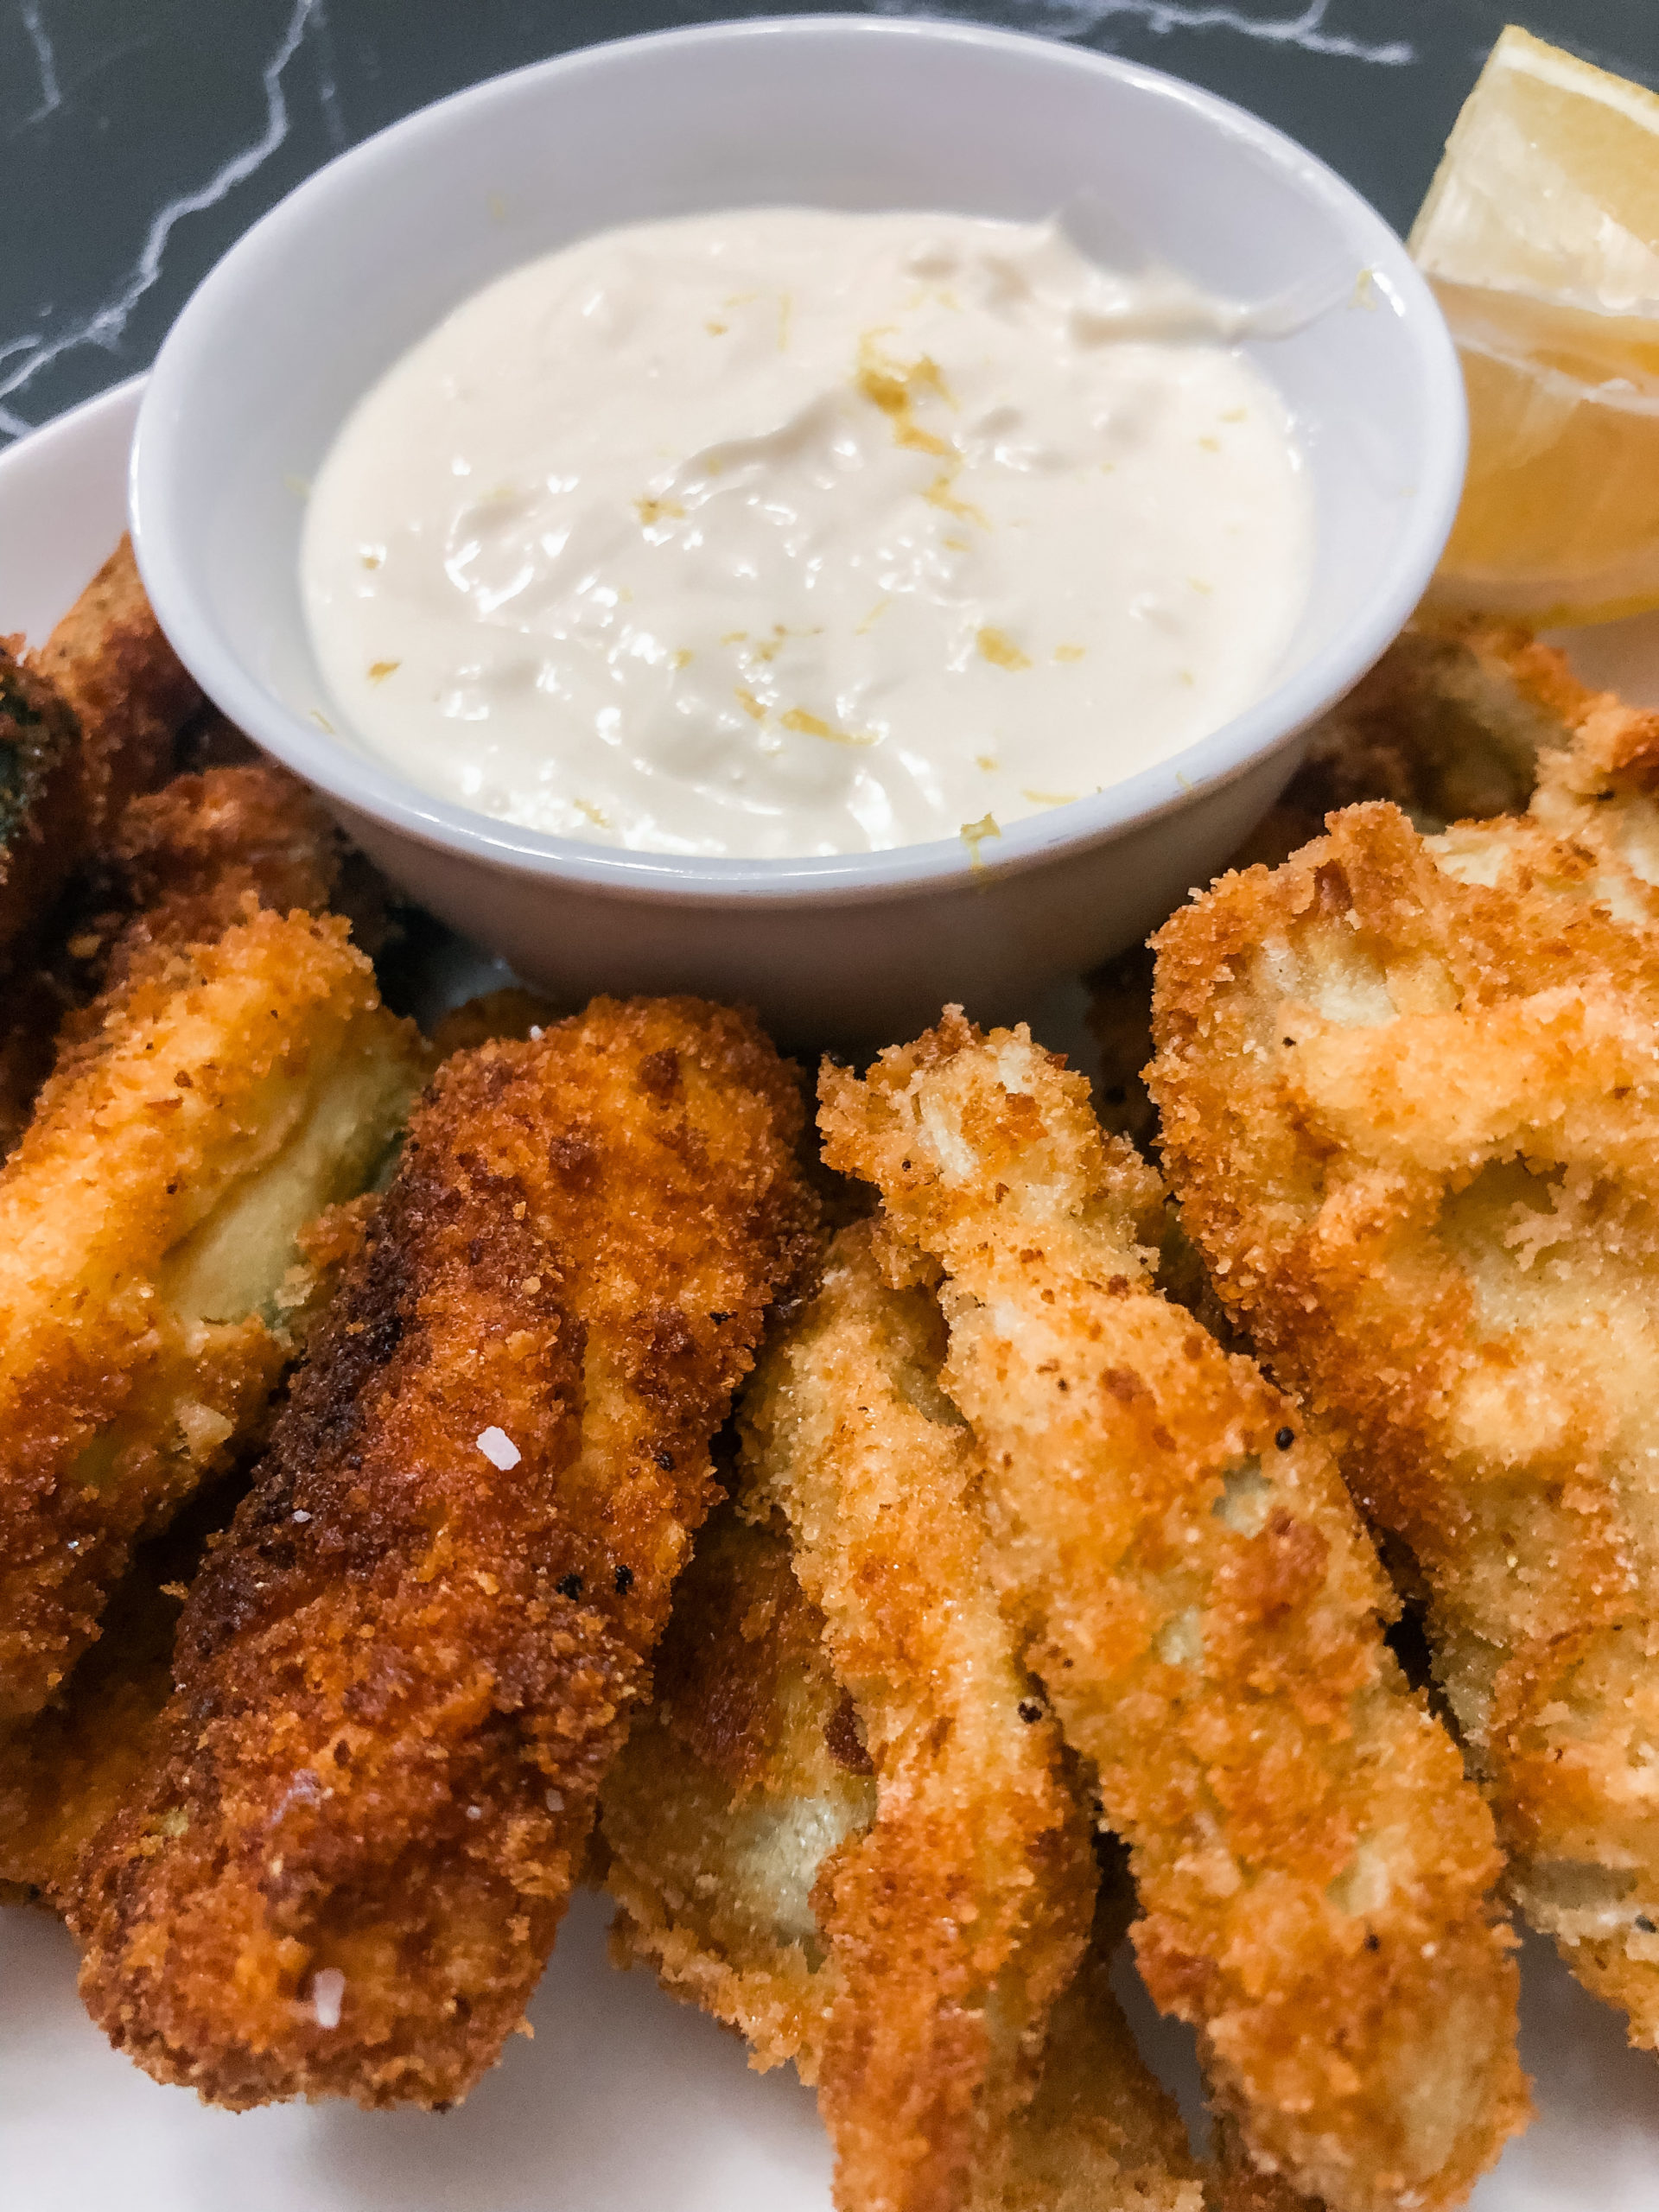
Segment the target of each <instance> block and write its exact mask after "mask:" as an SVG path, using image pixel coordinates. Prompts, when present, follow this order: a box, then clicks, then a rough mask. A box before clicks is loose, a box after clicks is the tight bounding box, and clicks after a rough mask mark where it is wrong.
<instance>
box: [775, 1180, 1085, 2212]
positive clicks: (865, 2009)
mask: <svg viewBox="0 0 1659 2212" xmlns="http://www.w3.org/2000/svg"><path fill="white" fill-rule="evenodd" d="M872 1235H873V1230H872V1226H871V1224H869V1223H868V1222H861V1223H858V1224H855V1225H853V1226H852V1227H850V1228H848V1229H846V1230H842V1232H841V1234H840V1235H839V1236H837V1238H836V1241H835V1243H834V1245H833V1246H832V1248H831V1249H830V1251H829V1256H828V1260H827V1262H826V1266H825V1269H824V1276H823V1286H822V1287H821V1288H820V1290H819V1292H818V1294H817V1297H816V1298H815V1299H814V1300H813V1301H812V1303H811V1304H810V1306H808V1307H807V1308H806V1310H805V1311H804V1313H802V1314H801V1315H800V1316H799V1317H798V1319H796V1320H795V1322H794V1323H793V1324H792V1325H791V1327H790V1328H789V1329H788V1330H787V1331H785V1332H784V1334H783V1335H782V1336H781V1338H779V1341H778V1342H777V1343H776V1344H774V1345H773V1347H772V1350H771V1351H770V1352H769V1353H768V1356H767V1357H766V1360H765V1361H764V1362H763V1363H762V1365H761V1368H760V1371H759V1373H758V1374H757V1376H756V1377H755V1380H754V1383H753V1386H752V1387H751V1389H750V1390H749V1391H748V1392H747V1395H746V1397H745V1400H744V1404H743V1408H742V1411H741V1430H742V1437H743V1451H742V1461H741V1470H742V1489H741V1493H740V1495H741V1500H742V1503H743V1506H744V1508H745V1510H765V1509H767V1508H770V1507H772V1506H774V1505H775V1506H776V1507H777V1508H779V1509H780V1510H782V1511H783V1513H784V1514H785V1516H787V1518H788V1520H789V1522H790V1524H791V1529H792V1532H793V1536H794V1565H795V1573H796V1575H797V1577H798V1580H799V1581H800V1583H801V1585H802V1586H803V1588H804V1590H805V1592H806V1594H807V1596H808V1597H809V1598H810V1599H811V1601H812V1602H813V1604H814V1605H817V1607H818V1608H819V1610H820V1611H822V1613H823V1619H824V1633H825V1637H826V1642H827V1647H828V1651H829V1660H830V1663H831V1666H832V1669H833V1671H834V1674H835V1676H836V1679H837V1680H838V1681H840V1682H841V1684H842V1687H843V1688H844V1689H845V1690H846V1691H847V1692H848V1693H849V1695H850V1697H851V1699H852V1700H853V1704H854V1706H855V1709H856V1712H857V1714H858V1719H859V1721H860V1724H861V1735H862V1740H863V1742H864V1745H865V1746H866V1749H867V1751H868V1756H869V1758H870V1761H871V1763H872V1764H873V1767H874V1775H875V1782H876V1790H877V1808H876V1814H875V1818H874V1821H873V1822H872V1824H871V1825H870V1826H869V1827H868V1829H867V1830H866V1831H865V1832H864V1833H863V1834H861V1835H860V1836H859V1837H858V1838H857V1839H856V1840H849V1842H848V1843H847V1844H846V1845H845V1846H844V1847H842V1849H841V1850H840V1851H838V1852H837V1853H836V1854H835V1856H834V1858H833V1859H830V1860H829V1861H828V1862H827V1863H826V1866H825V1868H824V1872H823V1877H822V1881H823V1891H822V1894H821V1898H820V1904H819V1919H820V1923H821V1926H822V1929H823V1937H824V1940H825V1942H827V1944H828V1946H829V1952H830V1957H831V1963H832V1965H833V1967H834V1969H835V1972H836V1992H835V1994H834V1997H833V1999H831V2001H830V2003H829V2009H828V2017H827V2025H826V2030H825V2035H824V2041H823V2051H822V2055H821V2057H820V2062H819V2074H818V2079H819V2104H820V2106H821V2107H822V2110H823V2116H824V2120H825V2122H826V2124H827V2125H828V2126H829V2132H830V2134H831V2136H832V2138H833V2139H834V2141H835V2144H836V2153H837V2171H836V2202H837V2203H838V2204H840V2205H842V2206H843V2207H845V2208H848V2212H852V2209H853V2208H857V2212H951V2208H954V2207H957V2206H960V2205H962V2204H963V2203H964V2202H966V2200H967V2195H968V2190H969V2180H970V2177H971V2176H972V2175H973V2174H974V2173H975V2172H976V2171H978V2172H984V2171H987V2170H988V2169H989V2170H994V2169H995V2166H996V2164H997V2162H998V2160H999V2159H1000V2158H1001V2157H1002V2156H1003V2155H1004V2153H1005V2149H1006V2132H1007V2120H1008V2117H1009V2114H1010V2113H1012V2112H1013V2110H1014V2108H1015V2107H1017V2106H1018V2105H1019V2104H1020V2103H1022V2102H1023V2101H1025V2100H1026V2099H1027V2097H1028V2096H1029V2094H1030V2093H1031V2088H1032V2077H1031V2073H1030V2067H1029V2061H1030V2059H1031V2058H1032V2056H1033V2054H1034V2052H1035V2051H1036V2050H1038V2049H1039V2048H1040V2045H1041V2042H1042V2037H1043V2032H1044V2028H1045V2024H1046V2018H1047V2015H1048V2010H1049V2007H1050V2005H1052V2002H1053V2000H1054V1999H1055V1998H1056V1997H1057V1996H1058V1993H1059V1992H1060V1991H1061V1990H1062V1989H1063V1988H1064V1987H1065V1985H1066V1983H1067V1982H1068V1981H1069V1980H1071V1975H1072V1974H1073V1972H1074V1970H1075V1969H1076V1967H1077V1961H1078V1958H1079V1956H1080V1955H1081V1953H1082V1950H1083V1947H1084V1942H1085V1940H1086V1938H1087V1934H1088V1923H1089V1916H1090V1909H1091V1905H1092V1900H1093V1897H1094V1891H1095V1886H1096V1885H1095V1869H1094V1863H1093V1857H1092V1853H1091V1852H1090V1845H1089V1835H1088V1827H1087V1824H1086V1822H1085V1821H1084V1818H1083V1816H1082V1814H1081V1812H1080V1810H1079V1808H1078V1807H1077V1802H1076V1796H1075V1793H1074V1790H1073V1789H1072V1787H1071V1783H1070V1781H1069V1779H1068V1777H1067V1776H1066V1775H1065V1771H1064V1768H1063V1747H1062V1745H1061V1743H1060V1738H1059V1732H1058V1729H1057V1728H1056V1727H1055V1726H1054V1723H1053V1721H1052V1718H1051V1717H1050V1715H1049V1714H1048V1713H1047V1712H1046V1710H1045V1708H1044V1706H1043V1702H1042V1700H1041V1697H1040V1694H1039V1692H1038V1691H1037V1688H1036V1686H1035V1684H1034V1683H1033V1681H1032V1679H1031V1677H1030V1675H1029V1674H1028V1673H1027V1669H1026V1668H1025V1665H1024V1663H1023V1661H1022V1658H1021V1655H1020V1649H1019V1645H1018V1643H1017V1641H1016V1638H1015V1636H1014V1632H1013V1631H1012V1630H1010V1628H1009V1626H1008V1624H1007V1622H1006V1621H1005V1620H1004V1618H1003V1617H1002V1612H1001V1606H1000V1605H999V1603H998V1599H997V1595H996V1591H995V1585H994V1583H993V1581H992V1580H991V1575H990V1571H989V1564H988V1558H987V1555H986V1554H987V1551H988V1541H987V1537H986V1535H985V1529H984V1525H983V1522H982V1519H981V1516H980V1514H979V1511H978V1508H977V1497H976V1493H977V1490H978V1485H979V1481H980V1468H979V1465H978V1454H977V1452H976V1449H975V1446H974V1441H973V1438H972V1436H971V1435H970V1433H969V1430H968V1427H967V1426H966V1424H965V1423H964V1421H963V1419H962V1416H961V1415H960V1414H958V1413H957V1409H956V1408H955V1407H954V1406H952V1405H951V1404H950V1402H949V1400H948V1399H947V1398H946V1397H945V1396H944V1393H943V1392H942V1390H941V1389H940V1388H939V1383H938V1371H939V1364H940V1362H941V1360H942V1358H943V1357H944V1324H943V1321H942V1319H941V1317H940V1314H939V1311H938V1305H937V1302H936V1301H935V1300H934V1299H933V1298H932V1297H931V1294H929V1293H928V1292H926V1291H925V1290H920V1289H912V1290H907V1291H897V1292H896V1291H893V1290H892V1289H890V1288H889V1287H888V1286H887V1283H886V1282H885V1281H883V1279H882V1276H881V1274H880V1268H878V1266H877V1263H876V1261H875V1258H874V1253H873V1251H872V1249H871V1240H872Z"/></svg>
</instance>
